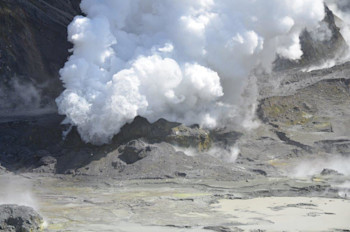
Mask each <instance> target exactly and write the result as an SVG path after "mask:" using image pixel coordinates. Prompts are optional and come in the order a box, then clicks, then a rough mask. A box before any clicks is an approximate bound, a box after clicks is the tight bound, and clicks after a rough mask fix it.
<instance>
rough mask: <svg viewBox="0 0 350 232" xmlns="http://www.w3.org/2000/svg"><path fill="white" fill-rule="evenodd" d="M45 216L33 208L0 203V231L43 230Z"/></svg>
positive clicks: (33, 231) (34, 231)
mask: <svg viewBox="0 0 350 232" xmlns="http://www.w3.org/2000/svg"><path fill="white" fill-rule="evenodd" d="M43 223H44V221H43V218H42V217H41V216H40V215H39V214H38V213H37V212H36V211H34V210H33V209H32V208H30V207H27V206H18V205H0V231H3V232H39V231H43Z"/></svg>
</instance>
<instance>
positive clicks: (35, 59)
mask: <svg viewBox="0 0 350 232" xmlns="http://www.w3.org/2000/svg"><path fill="white" fill-rule="evenodd" d="M79 3H80V0H64V1H61V0H2V1H1V2H0V22H1V28H0V114H11V113H13V111H15V112H16V113H18V112H19V111H20V113H23V111H28V110H30V111H34V110H38V109H40V108H42V107H44V106H50V107H51V106H52V107H53V106H54V105H53V103H54V102H53V100H54V98H55V97H56V96H57V95H58V94H59V93H60V92H61V90H62V87H61V86H62V85H61V83H60V80H59V76H58V71H59V69H60V68H61V67H62V66H63V64H64V62H65V61H66V60H67V57H68V55H69V53H68V49H69V48H70V47H71V45H70V44H69V43H68V42H67V32H66V31H67V25H68V24H69V22H70V21H71V20H72V19H73V17H74V16H75V15H78V14H80V9H79Z"/></svg>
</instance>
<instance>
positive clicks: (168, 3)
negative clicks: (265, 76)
mask: <svg viewBox="0 0 350 232" xmlns="http://www.w3.org/2000/svg"><path fill="white" fill-rule="evenodd" d="M81 8H82V10H83V12H84V13H85V14H86V15H87V16H86V17H83V16H77V17H76V18H75V19H74V20H73V22H72V23H71V24H70V25H69V27H68V34H69V35H68V39H69V41H71V42H72V43H73V44H74V48H73V54H72V56H71V57H70V58H69V60H68V61H67V63H66V64H65V66H64V68H63V69H62V70H61V71H60V74H61V79H62V81H63V82H64V85H65V88H66V90H65V91H64V92H63V93H62V94H61V96H60V97H59V98H58V99H57V105H58V107H59V112H60V113H61V114H65V115H66V116H67V120H66V122H68V123H71V124H73V125H76V126H77V128H78V131H79V133H80V134H81V136H82V138H83V140H84V141H86V142H93V143H95V144H101V143H106V142H108V141H109V140H110V139H111V138H112V136H113V135H114V134H116V133H118V132H119V130H120V128H121V126H123V125H124V124H125V123H126V122H130V121H131V120H133V118H134V117H135V116H137V115H140V116H143V117H146V118H147V119H148V120H150V121H151V122H152V121H155V120H157V119H159V118H165V119H167V120H171V121H178V122H182V123H185V124H192V123H199V124H201V125H202V126H204V127H216V126H220V123H223V122H225V119H227V118H229V117H233V116H234V115H236V114H237V113H236V112H235V111H236V110H237V108H238V107H237V106H238V105H239V99H240V95H241V93H242V89H243V86H244V85H245V79H246V77H247V76H248V74H249V73H250V71H251V70H252V69H253V68H254V67H255V66H257V65H259V66H262V67H265V68H269V67H270V66H271V63H272V62H273V60H274V59H275V56H276V54H278V55H280V56H283V57H285V58H288V59H299V58H300V57H301V55H302V51H301V49H300V43H299V35H300V33H301V31H302V30H303V29H305V28H308V29H310V30H311V29H313V28H315V27H317V25H318V23H319V21H320V20H322V19H323V17H324V5H323V0H218V1H214V0H129V1H124V0H99V1H96V0H83V1H82V2H81Z"/></svg>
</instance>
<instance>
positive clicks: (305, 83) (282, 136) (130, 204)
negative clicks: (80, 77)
mask: <svg viewBox="0 0 350 232" xmlns="http://www.w3.org/2000/svg"><path fill="white" fill-rule="evenodd" d="M78 2H79V1H54V0H52V1H49V0H46V1H44V0H42V1H41V0H40V1H20V0H16V1H2V2H1V3H0V6H1V8H0V18H1V20H2V21H3V22H4V23H3V25H4V26H3V27H1V28H0V41H1V43H0V45H1V46H0V50H1V57H0V78H1V79H0V83H1V87H0V88H2V89H0V96H2V97H1V100H0V113H1V114H0V186H2V187H1V191H0V204H9V203H11V204H20V205H28V206H31V207H34V208H35V209H37V210H38V212H39V213H40V214H41V215H43V217H44V220H45V222H46V223H45V224H47V225H46V228H40V225H41V224H42V222H41V218H40V216H38V215H37V214H36V213H34V212H33V211H31V209H29V208H17V206H16V207H15V206H8V205H3V206H1V205H0V231H3V230H4V231H40V230H45V231H220V232H230V231H347V230H349V229H350V223H349V220H348V218H350V214H349V212H350V206H349V205H350V201H349V196H350V195H349V194H350V184H349V183H350V168H349V164H350V132H349V129H348V128H350V108H349V105H350V104H349V103H350V80H349V78H350V63H346V62H345V63H342V64H339V65H336V66H334V67H331V68H325V69H320V70H314V71H310V72H307V71H305V68H306V67H307V66H308V65H309V66H310V65H318V64H321V63H322V62H323V61H324V60H325V59H336V55H338V54H339V53H338V52H337V51H339V50H342V51H346V50H347V47H346V45H345V42H344V40H343V38H342V37H341V35H340V33H339V29H338V28H337V27H336V26H335V24H334V15H333V14H332V13H331V12H330V11H329V10H328V9H327V16H326V18H325V20H324V23H327V24H328V25H330V27H331V29H332V32H333V36H332V38H331V41H329V42H328V43H325V44H318V43H314V42H313V41H312V40H311V39H310V38H309V37H308V32H307V31H305V33H304V34H303V35H302V45H303V49H304V54H305V55H304V57H303V58H302V61H301V62H300V63H290V62H288V61H284V60H281V59H280V60H276V64H275V65H276V67H278V68H275V70H274V71H273V72H271V73H264V74H259V76H258V77H257V85H258V107H257V112H256V120H257V121H259V126H258V127H257V128H255V129H252V130H249V131H247V130H242V129H239V128H237V129H235V128H234V127H233V128H234V129H232V127H227V128H221V129H215V130H208V129H203V128H200V127H199V126H198V125H192V126H186V125H182V124H180V123H177V122H168V121H166V120H164V119H159V120H158V121H156V122H154V123H150V122H148V121H147V120H146V119H145V118H142V117H136V118H135V119H134V121H133V122H131V123H129V124H126V125H125V126H124V127H123V128H122V129H121V131H120V133H119V134H118V135H116V136H115V137H114V138H113V139H112V141H111V143H109V144H106V145H102V146H94V145H92V144H86V143H84V142H83V141H82V140H81V139H80V136H79V134H78V132H77V131H76V128H67V127H66V126H63V125H61V122H62V120H63V119H64V118H63V117H62V116H60V115H58V114H57V113H56V112H55V109H54V108H53V110H52V111H51V110H50V112H47V111H45V114H44V113H42V112H41V113H40V114H34V115H33V114H31V113H32V112H31V111H30V110H29V111H28V109H45V107H46V106H47V105H50V104H51V103H52V102H53V99H54V98H55V97H56V96H57V94H58V93H59V92H60V91H61V89H60V88H61V87H58V88H56V87H57V86H61V85H60V84H58V83H59V82H58V69H59V68H60V67H61V66H62V65H63V63H64V61H65V59H66V57H67V56H68V51H67V49H68V48H69V46H70V45H69V44H68V43H67V42H66V32H65V30H66V26H67V24H68V23H69V22H70V20H71V19H72V17H73V16H74V15H76V14H77V13H78V12H79V8H78ZM62 11H64V12H62ZM52 28H55V30H54V31H53V30H52ZM14 30H16V31H17V32H20V33H17V34H16V35H15V33H11V32H12V31H14ZM5 32H6V33H5ZM28 34H29V35H32V36H28ZM39 38H40V39H39ZM41 40H44V41H41ZM50 44H51V45H50ZM52 44H55V46H52ZM45 46H49V47H45ZM23 47H26V49H25V51H26V53H23V51H22V50H23V49H24V48H23ZM58 47H60V48H59V49H57V48H58ZM21 49H22V50H21ZM58 50H59V51H58ZM331 51H332V52H331ZM53 54H55V56H53ZM28 57H31V58H30V59H28ZM20 59H25V60H26V62H24V61H22V60H20ZM18 64H23V65H20V66H18ZM17 79H18V80H19V81H20V82H21V83H27V82H28V83H30V85H31V86H34V87H35V89H39V95H40V101H39V103H38V104H34V105H33V104H32V103H33V102H30V101H29V102H22V103H23V104H22V103H21V101H18V98H20V96H19V95H16V94H15V95H11V97H10V96H9V94H10V93H11V91H13V88H14V85H13V83H15V80H17ZM44 83H45V84H44ZM4 86H6V88H5V89H4ZM1 94H2V95H1ZM39 95H38V96H39ZM3 99H6V100H5V102H4V100H3ZM43 99H44V100H43ZM15 103H16V104H15ZM17 103H18V104H17ZM27 103H28V104H27ZM49 108H50V107H49ZM50 109H51V108H50ZM24 111H28V112H29V113H28V114H25V115H23V114H22V113H23V112H24ZM19 112H20V113H19ZM70 129H71V131H70V132H69V133H68V134H66V135H65V134H64V133H63V132H64V131H69V130H70ZM63 135H64V136H63ZM233 148H235V149H233ZM261 199H265V201H264V200H262V201H259V200H261ZM254 200H258V202H254ZM263 202H265V203H266V202H267V203H266V204H268V205H266V206H264V207H263V208H261V209H260V208H259V207H258V205H259V204H264V203H263ZM232 204H237V205H235V206H232V207H233V208H230V207H231V205H232ZM241 204H242V205H243V206H242V205H241ZM244 205H246V206H247V207H248V206H249V207H251V208H249V207H248V208H245V207H244ZM225 207H226V208H225ZM235 207H236V208H235ZM266 210H270V211H271V212H270V211H269V212H268V211H266ZM289 210H291V211H292V212H293V210H298V213H299V215H303V216H304V217H306V218H307V220H306V222H305V223H294V225H290V224H288V223H287V221H285V220H286V219H285V218H283V217H281V218H279V217H278V215H275V214H279V213H281V214H282V215H286V217H287V218H288V215H290V211H289ZM7 212H11V215H12V216H11V217H14V218H17V217H20V218H22V219H21V220H24V221H25V222H26V223H29V224H30V226H34V227H30V229H29V230H17V229H14V228H13V227H16V226H14V225H13V224H11V223H9V221H8V220H7V219H6V218H9V217H10V216H9V215H10V214H8V213H7ZM6 213H7V214H6ZM18 214H24V215H18ZM4 215H5V216H4ZM13 215H15V216H13ZM33 215H34V216H33ZM27 217H30V219H28V220H27V219H26V218H27ZM3 218H4V219H3ZM4 220H7V221H6V223H7V224H6V225H5V224H4V223H3V221H4ZM296 220H297V219H296ZM298 220H302V219H298ZM319 220H323V221H330V222H332V223H328V224H327V223H325V224H324V226H323V227H322V226H321V227H317V226H316V225H317V224H319V223H317V221H319ZM39 221H40V223H39ZM29 224H26V225H25V226H26V228H29V227H28V226H29ZM301 224H305V225H309V226H310V227H307V226H306V227H302V226H301ZM298 226H300V227H298ZM318 226H319V225H318ZM10 227H11V228H10ZM4 228H5V229H4ZM315 228H316V229H315Z"/></svg>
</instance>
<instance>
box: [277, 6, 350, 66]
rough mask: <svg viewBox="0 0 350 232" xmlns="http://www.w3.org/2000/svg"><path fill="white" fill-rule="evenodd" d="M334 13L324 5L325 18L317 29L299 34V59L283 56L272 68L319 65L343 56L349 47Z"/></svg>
mask: <svg viewBox="0 0 350 232" xmlns="http://www.w3.org/2000/svg"><path fill="white" fill-rule="evenodd" d="M335 17H336V16H335V15H334V14H333V12H332V11H331V10H330V9H329V8H328V7H327V6H325V18H324V19H323V21H322V22H321V24H320V26H319V28H318V30H316V31H308V30H306V29H305V30H304V31H303V33H302V34H301V36H300V45H301V50H302V51H303V55H302V57H301V59H300V60H297V61H291V60H287V59H283V58H278V59H276V61H275V63H274V69H275V70H276V71H281V70H285V69H289V68H303V67H306V66H311V65H321V64H323V63H325V62H326V61H329V60H338V59H341V58H342V57H344V55H346V54H347V53H348V51H349V47H348V45H347V43H346V42H345V40H344V38H343V36H342V35H341V33H340V29H339V28H338V27H337V25H336V22H335Z"/></svg>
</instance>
